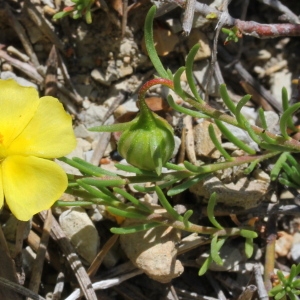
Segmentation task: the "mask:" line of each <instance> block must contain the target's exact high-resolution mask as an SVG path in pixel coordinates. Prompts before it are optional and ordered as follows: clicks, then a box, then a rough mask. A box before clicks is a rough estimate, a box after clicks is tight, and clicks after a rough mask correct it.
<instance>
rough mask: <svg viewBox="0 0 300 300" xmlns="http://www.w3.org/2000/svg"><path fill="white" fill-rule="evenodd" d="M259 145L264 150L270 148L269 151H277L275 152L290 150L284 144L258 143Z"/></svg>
mask: <svg viewBox="0 0 300 300" xmlns="http://www.w3.org/2000/svg"><path fill="white" fill-rule="evenodd" d="M259 146H260V147H261V148H264V149H266V150H271V151H277V152H288V151H291V149H290V148H288V147H285V146H281V145H271V144H269V143H264V142H262V143H260V144H259Z"/></svg>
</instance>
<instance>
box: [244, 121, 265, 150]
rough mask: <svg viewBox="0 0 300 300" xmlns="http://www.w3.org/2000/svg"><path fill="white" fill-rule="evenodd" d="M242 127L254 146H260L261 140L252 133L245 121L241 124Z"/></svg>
mask: <svg viewBox="0 0 300 300" xmlns="http://www.w3.org/2000/svg"><path fill="white" fill-rule="evenodd" d="M243 126H244V128H245V130H246V131H247V132H248V134H249V136H250V137H251V139H252V140H253V141H254V142H255V143H256V144H258V145H259V144H260V143H261V140H260V138H259V136H258V135H257V134H256V133H255V132H254V130H253V129H252V127H251V125H250V123H249V122H248V121H245V122H244V123H243Z"/></svg>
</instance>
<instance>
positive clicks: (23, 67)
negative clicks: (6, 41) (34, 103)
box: [0, 50, 44, 84]
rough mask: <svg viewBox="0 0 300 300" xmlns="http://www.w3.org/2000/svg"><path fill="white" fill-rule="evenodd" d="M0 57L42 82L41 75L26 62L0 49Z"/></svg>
mask: <svg viewBox="0 0 300 300" xmlns="http://www.w3.org/2000/svg"><path fill="white" fill-rule="evenodd" d="M0 58H3V59H4V60H6V61H7V62H8V63H10V64H11V65H12V66H13V67H15V68H16V69H18V70H20V71H21V72H23V73H24V74H26V75H27V76H28V77H30V78H31V79H33V80H35V81H37V82H38V83H39V84H42V83H43V82H44V79H43V77H42V76H41V75H40V74H39V73H38V72H37V70H36V69H35V68H34V67H33V66H31V65H30V64H28V63H25V62H22V61H20V60H18V59H15V58H13V57H11V56H10V55H8V54H7V53H6V52H5V51H4V50H0Z"/></svg>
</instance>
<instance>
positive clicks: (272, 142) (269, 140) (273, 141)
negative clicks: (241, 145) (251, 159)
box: [259, 132, 278, 145]
mask: <svg viewBox="0 0 300 300" xmlns="http://www.w3.org/2000/svg"><path fill="white" fill-rule="evenodd" d="M259 136H260V137H261V138H262V139H263V140H264V141H265V142H266V143H268V144H270V145H277V144H278V142H277V140H276V139H273V138H271V137H269V136H268V135H267V134H266V133H265V132H262V133H260V135H259ZM259 145H260V144H259Z"/></svg>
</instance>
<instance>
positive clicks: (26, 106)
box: [0, 79, 39, 156]
mask: <svg viewBox="0 0 300 300" xmlns="http://www.w3.org/2000/svg"><path fill="white" fill-rule="evenodd" d="M38 104H39V97H38V93H37V91H36V90H35V89H34V88H32V87H23V86H20V85H18V84H17V83H16V82H15V81H14V80H12V79H10V80H0V156H4V155H5V153H3V151H4V149H5V148H6V147H8V146H9V145H10V143H11V142H12V141H13V140H14V139H15V138H16V137H17V136H18V135H19V134H20V132H21V131H22V130H23V129H24V128H25V126H26V125H27V124H28V122H29V121H30V120H31V118H32V117H33V115H34V113H35V111H36V109H37V107H38Z"/></svg>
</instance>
